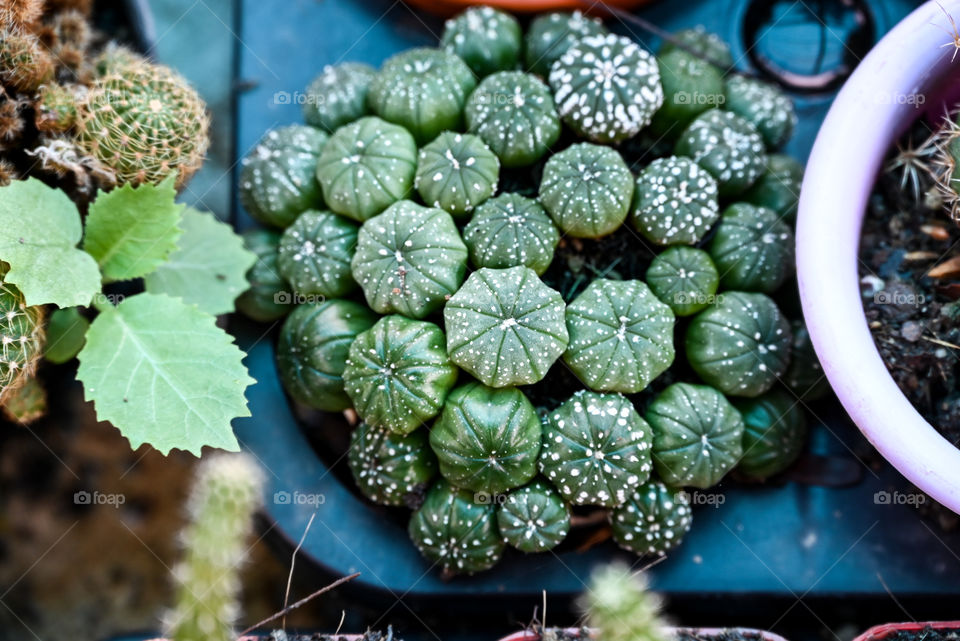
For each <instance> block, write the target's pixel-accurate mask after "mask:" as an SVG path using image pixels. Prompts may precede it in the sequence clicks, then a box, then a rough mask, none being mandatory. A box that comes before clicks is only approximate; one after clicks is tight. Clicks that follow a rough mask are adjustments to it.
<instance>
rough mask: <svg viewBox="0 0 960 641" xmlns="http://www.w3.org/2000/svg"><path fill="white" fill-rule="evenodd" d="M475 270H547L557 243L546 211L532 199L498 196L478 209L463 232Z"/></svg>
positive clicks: (557, 239)
mask: <svg viewBox="0 0 960 641" xmlns="http://www.w3.org/2000/svg"><path fill="white" fill-rule="evenodd" d="M463 241H464V242H465V243H466V244H467V248H468V249H469V250H470V261H471V262H472V263H473V265H474V267H478V268H479V267H492V268H494V269H504V268H506V267H518V266H521V265H522V266H524V267H529V268H530V269H532V270H533V271H535V272H536V273H537V275H538V276H539V275H540V274H542V273H543V272H545V271H547V268H548V267H549V266H550V263H551V262H552V261H553V253H554V251H555V250H556V248H557V244H558V243H559V242H560V232H559V231H558V230H557V228H556V226H555V225H554V224H553V221H551V220H550V216H548V215H547V211H546V210H545V209H544V208H543V205H541V204H540V203H539V202H537V201H536V200H534V199H533V198H527V197H526V196H521V195H520V194H510V193H507V194H500V195H499V196H497V197H496V198H491V199H490V200H488V201H486V202H485V203H483V204H482V205H480V206H479V207H477V211H476V212H475V213H474V214H473V218H471V219H470V222H469V223H467V226H466V227H464V229H463Z"/></svg>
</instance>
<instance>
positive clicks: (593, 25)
mask: <svg viewBox="0 0 960 641" xmlns="http://www.w3.org/2000/svg"><path fill="white" fill-rule="evenodd" d="M606 33H607V28H606V27H604V26H603V23H602V22H601V21H600V20H598V19H597V18H590V17H588V16H585V15H583V12H582V11H573V12H565V11H556V12H553V13H544V14H541V15H539V16H537V17H536V18H534V19H533V20H532V21H531V22H530V27H529V28H528V29H527V37H526V40H525V45H526V47H525V51H526V57H525V61H526V66H527V70H528V71H530V72H531V73H535V74H537V75H539V76H547V75H548V74H549V73H550V67H551V66H553V63H554V62H556V61H557V59H558V58H560V56H562V55H563V54H565V53H566V52H567V50H568V49H569V48H570V47H571V46H572V45H573V43H575V42H576V41H577V40H579V39H580V38H583V37H585V36H602V35H606Z"/></svg>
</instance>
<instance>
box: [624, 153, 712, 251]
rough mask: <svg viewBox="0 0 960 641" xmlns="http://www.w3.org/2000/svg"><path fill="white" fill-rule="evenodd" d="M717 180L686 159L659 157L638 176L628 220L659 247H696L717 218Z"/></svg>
mask: <svg viewBox="0 0 960 641" xmlns="http://www.w3.org/2000/svg"><path fill="white" fill-rule="evenodd" d="M717 194H718V190H717V181H716V180H714V178H713V176H711V175H710V174H709V172H707V171H706V170H705V169H703V168H701V167H700V166H699V165H698V164H697V163H695V162H693V161H692V160H690V159H689V158H682V157H679V156H670V157H668V158H658V159H657V160H654V161H653V162H652V163H650V164H649V165H648V166H647V167H646V168H644V169H643V171H641V172H640V174H639V175H638V176H637V184H636V189H635V190H634V195H633V207H632V209H631V216H630V220H631V222H632V223H633V227H634V229H636V230H637V231H638V232H640V233H641V234H642V235H643V237H644V238H646V239H647V240H649V241H651V242H654V243H656V244H658V245H695V244H696V243H698V242H700V240H701V239H702V238H703V237H704V236H706V234H707V232H708V231H710V228H711V227H712V226H713V224H714V223H715V222H717V219H719V218H720V205H719V203H718V200H717Z"/></svg>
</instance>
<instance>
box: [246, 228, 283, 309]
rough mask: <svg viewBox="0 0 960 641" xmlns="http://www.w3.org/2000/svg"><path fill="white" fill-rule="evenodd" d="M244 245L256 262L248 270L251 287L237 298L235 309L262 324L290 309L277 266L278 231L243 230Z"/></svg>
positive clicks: (248, 280)
mask: <svg viewBox="0 0 960 641" xmlns="http://www.w3.org/2000/svg"><path fill="white" fill-rule="evenodd" d="M243 244H244V246H245V247H246V248H247V249H249V250H250V251H252V252H253V253H254V254H256V255H257V262H255V263H254V264H253V267H251V268H250V269H249V270H248V271H247V282H248V283H250V288H249V289H247V291H245V292H244V293H242V294H240V297H239V298H237V309H239V310H240V311H241V312H242V313H243V314H244V315H246V316H247V317H249V318H252V319H253V320H255V321H259V322H261V323H269V322H271V321H275V320H277V319H278V318H282V317H283V316H284V315H285V314H286V313H287V312H288V311H290V302H292V301H291V300H288V299H287V293H288V290H289V289H290V287H289V285H288V284H287V281H285V280H284V279H283V276H281V275H280V267H279V266H278V265H277V255H278V247H279V245H280V234H279V233H277V232H275V231H272V230H267V229H251V230H249V231H246V232H244V233H243Z"/></svg>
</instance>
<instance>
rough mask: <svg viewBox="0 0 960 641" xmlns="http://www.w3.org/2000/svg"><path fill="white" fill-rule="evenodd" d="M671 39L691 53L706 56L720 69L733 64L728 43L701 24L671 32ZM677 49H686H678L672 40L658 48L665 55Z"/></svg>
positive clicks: (722, 69)
mask: <svg viewBox="0 0 960 641" xmlns="http://www.w3.org/2000/svg"><path fill="white" fill-rule="evenodd" d="M673 39H674V40H675V41H677V42H679V43H680V44H682V45H684V46H685V47H686V48H687V49H690V50H692V51H693V53H695V54H699V55H701V56H703V57H704V58H707V59H708V60H709V61H710V62H711V63H713V64H714V65H715V66H718V67H720V68H721V71H726V70H727V69H729V68H731V67H733V65H734V61H733V54H732V53H731V52H730V45H728V44H727V43H726V42H724V40H723V38H721V37H720V36H718V35H717V34H715V33H711V32H709V31H707V30H706V29H704V28H703V27H702V26H699V27H694V28H693V29H682V30H680V31H677V32H676V33H674V34H673ZM678 49H679V50H681V51H686V49H680V48H679V47H677V46H676V45H674V44H673V43H672V42H665V43H664V44H663V47H662V48H661V49H660V55H666V54H668V53H670V52H672V51H677V50H678Z"/></svg>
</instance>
